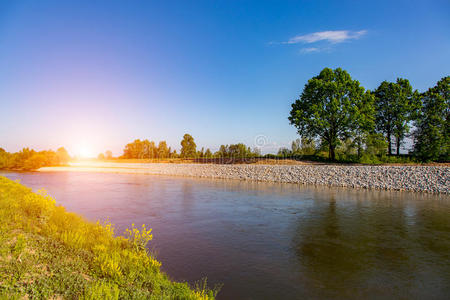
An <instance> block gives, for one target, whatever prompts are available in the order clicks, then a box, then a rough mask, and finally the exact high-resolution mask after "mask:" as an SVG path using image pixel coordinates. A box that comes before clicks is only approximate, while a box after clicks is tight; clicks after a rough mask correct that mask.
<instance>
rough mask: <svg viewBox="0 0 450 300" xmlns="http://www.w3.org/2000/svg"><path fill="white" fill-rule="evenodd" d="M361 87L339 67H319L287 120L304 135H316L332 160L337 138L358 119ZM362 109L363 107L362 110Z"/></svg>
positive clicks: (345, 136) (341, 136) (363, 93)
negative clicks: (318, 71) (320, 69)
mask: <svg viewBox="0 0 450 300" xmlns="http://www.w3.org/2000/svg"><path fill="white" fill-rule="evenodd" d="M365 97H367V95H366V93H365V90H364V88H363V87H361V86H360V84H359V82H358V81H357V80H353V79H352V78H351V77H350V75H349V74H348V73H347V72H346V71H344V70H342V69H341V68H338V69H335V70H332V69H329V68H325V69H323V70H322V71H321V72H320V74H319V75H318V76H316V77H313V78H311V79H310V80H309V81H308V83H307V84H306V85H305V87H304V89H303V92H302V94H301V95H300V98H299V99H298V100H296V101H295V102H294V103H293V104H292V110H291V113H290V116H289V121H290V123H291V124H292V125H294V126H295V127H296V128H297V129H298V133H299V134H300V135H302V136H304V137H307V138H316V137H320V138H321V139H322V140H323V141H324V142H325V143H326V145H327V146H328V156H329V158H330V159H332V160H334V159H335V149H336V146H337V145H338V143H339V140H340V139H345V138H347V137H348V136H349V135H350V133H351V132H352V131H353V130H355V129H356V128H357V127H358V125H359V123H360V121H361V116H362V113H361V111H362V110H361V107H362V106H364V105H370V101H364V98H365ZM364 110H365V109H364Z"/></svg>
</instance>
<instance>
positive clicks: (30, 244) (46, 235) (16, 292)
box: [0, 176, 217, 299]
mask: <svg viewBox="0 0 450 300" xmlns="http://www.w3.org/2000/svg"><path fill="white" fill-rule="evenodd" d="M127 232H128V233H125V237H120V236H119V237H115V235H114V228H113V226H112V225H111V224H110V223H108V222H106V223H105V224H99V223H96V224H94V223H90V222H87V221H85V220H84V219H83V218H81V217H80V216H78V215H76V214H73V213H68V212H66V211H65V209H64V207H61V206H56V205H55V202H54V201H53V199H52V198H50V197H49V196H47V195H46V193H45V192H44V191H40V192H39V193H33V192H32V191H31V189H29V188H27V187H25V186H23V185H21V184H19V183H18V182H14V181H11V180H9V179H7V178H5V177H1V176H0V296H5V297H7V298H8V299H15V298H17V299H19V298H20V299H24V298H35V299H55V298H64V299H77V298H78V299H213V298H214V297H215V295H216V293H217V290H209V289H207V288H206V287H205V286H203V287H202V288H201V289H199V288H190V287H189V286H188V285H187V284H186V283H177V282H173V281H170V280H169V279H168V278H167V276H166V275H165V274H164V273H162V272H161V271H160V266H161V264H160V263H159V262H158V261H157V260H156V259H154V258H153V257H152V256H151V255H149V254H148V252H147V250H146V248H145V246H146V244H147V243H148V242H149V241H150V240H151V238H152V235H151V234H150V230H147V229H146V228H145V225H144V226H143V227H142V228H141V229H140V230H139V229H137V228H134V226H133V227H132V229H131V230H128V231H127Z"/></svg>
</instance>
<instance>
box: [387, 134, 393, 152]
mask: <svg viewBox="0 0 450 300" xmlns="http://www.w3.org/2000/svg"><path fill="white" fill-rule="evenodd" d="M387 140H388V155H392V141H391V133H390V132H388V134H387Z"/></svg>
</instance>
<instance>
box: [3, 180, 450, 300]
mask: <svg viewBox="0 0 450 300" xmlns="http://www.w3.org/2000/svg"><path fill="white" fill-rule="evenodd" d="M0 175H3V176H6V177H8V178H11V179H20V181H21V183H23V184H25V185H27V186H29V187H32V188H33V189H34V190H37V189H40V188H45V189H46V190H47V191H48V193H49V194H50V195H51V196H52V197H54V199H55V200H56V202H57V203H58V204H61V205H63V206H65V207H66V208H67V210H69V211H73V212H76V213H79V214H81V215H83V216H84V217H85V218H87V219H88V220H91V221H96V220H101V221H103V220H106V219H107V218H109V220H110V221H111V222H112V223H114V224H115V225H116V231H117V232H119V233H120V232H123V231H124V229H125V228H127V227H130V226H131V223H134V224H136V225H137V226H140V225H141V224H143V223H145V224H146V225H147V226H148V227H151V228H152V229H153V240H152V241H151V242H150V251H152V252H153V253H155V254H156V256H157V258H158V259H159V260H160V261H161V262H162V269H163V270H164V271H165V272H166V273H167V274H169V276H170V277H171V278H173V279H175V280H178V281H187V282H189V283H191V284H193V283H195V282H196V281H199V280H201V279H202V278H204V277H207V280H208V285H209V286H214V285H215V284H223V287H222V289H221V291H220V293H219V296H218V298H219V299H343V298H345V299H361V298H366V299H386V298H391V299H399V298H401V299H445V298H446V297H447V296H448V295H450V196H448V195H430V194H420V193H411V192H386V191H367V190H352V189H344V188H327V187H320V188H319V187H310V186H301V185H294V184H271V183H258V182H249V181H227V180H207V179H194V178H184V177H166V176H154V175H141V174H134V175H133V174H104V173H82V172H73V173H71V172H55V173H52V172H50V173H39V172H24V173H17V172H0Z"/></svg>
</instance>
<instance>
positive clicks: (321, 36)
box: [284, 30, 367, 52]
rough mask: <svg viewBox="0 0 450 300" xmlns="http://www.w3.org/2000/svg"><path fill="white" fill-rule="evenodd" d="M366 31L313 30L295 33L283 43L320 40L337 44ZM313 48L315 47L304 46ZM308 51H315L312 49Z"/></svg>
mask: <svg viewBox="0 0 450 300" xmlns="http://www.w3.org/2000/svg"><path fill="white" fill-rule="evenodd" d="M366 33H367V30H360V31H350V30H328V31H319V32H313V33H309V34H305V35H297V36H294V37H292V38H290V39H289V40H288V41H287V42H284V43H285V44H299V43H304V44H312V43H316V42H320V41H327V42H329V43H331V44H338V43H342V42H345V41H348V40H356V39H359V38H360V37H362V36H363V35H365V34H366ZM305 49H315V48H305ZM309 52H316V51H314V50H312V51H309Z"/></svg>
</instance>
